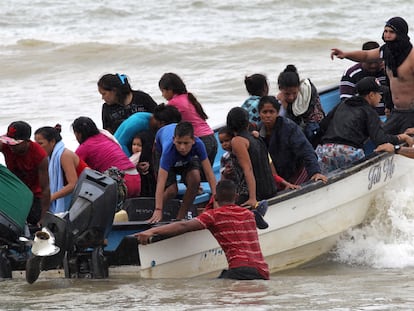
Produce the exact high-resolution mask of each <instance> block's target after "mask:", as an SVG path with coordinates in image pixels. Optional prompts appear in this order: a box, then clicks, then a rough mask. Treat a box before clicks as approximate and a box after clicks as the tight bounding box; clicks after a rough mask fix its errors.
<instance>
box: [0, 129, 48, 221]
mask: <svg viewBox="0 0 414 311" xmlns="http://www.w3.org/2000/svg"><path fill="white" fill-rule="evenodd" d="M31 134H32V128H31V127H30V125H29V124H28V123H26V122H24V121H15V122H12V123H11V124H10V125H9V126H8V128H7V134H5V135H3V136H0V151H1V152H2V153H3V155H4V159H5V162H6V165H7V168H8V169H9V170H10V171H11V172H12V173H13V174H15V175H16V176H17V177H19V179H20V180H21V181H22V182H24V183H25V184H26V186H27V187H28V188H29V189H30V190H31V191H32V192H33V204H32V207H31V209H30V213H29V215H28V216H27V222H28V223H29V225H31V226H33V227H38V226H39V224H41V222H42V219H43V216H44V215H45V214H46V212H47V211H48V209H49V206H50V188H49V174H48V163H49V161H48V157H47V154H46V151H44V150H43V148H42V147H41V146H40V145H39V144H38V143H36V142H33V141H31V140H30V136H31Z"/></svg>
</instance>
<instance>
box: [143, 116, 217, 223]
mask: <svg viewBox="0 0 414 311" xmlns="http://www.w3.org/2000/svg"><path fill="white" fill-rule="evenodd" d="M155 149H156V150H157V152H158V153H159V154H160V156H161V157H160V162H159V169H158V175H157V187H156V190H155V209H154V213H153V215H152V217H151V218H150V219H149V220H148V222H150V223H154V222H158V221H160V220H161V219H162V210H163V205H164V203H165V202H167V201H168V200H170V199H173V198H175V197H176V195H177V193H178V186H177V175H181V180H183V181H184V184H185V185H186V190H185V193H184V196H183V201H182V204H181V207H180V209H179V210H178V214H177V217H176V218H177V219H183V218H184V217H185V216H186V214H187V211H188V210H189V208H190V206H191V205H192V204H193V201H194V199H195V197H196V195H197V192H198V189H199V187H200V180H201V173H200V169H201V168H202V169H203V170H204V172H205V174H206V177H207V181H208V183H209V186H210V189H211V194H212V195H214V194H215V191H216V190H215V189H216V178H215V176H214V173H213V170H212V168H211V165H210V161H209V160H208V158H207V152H206V147H205V146H204V144H203V142H202V141H201V139H199V138H198V137H195V136H194V129H193V126H192V124H191V123H190V122H184V121H181V122H179V123H171V124H168V125H165V126H163V127H161V128H160V129H159V130H158V132H157V134H156V136H155Z"/></svg>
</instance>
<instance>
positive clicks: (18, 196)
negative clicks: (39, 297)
mask: <svg viewBox="0 0 414 311" xmlns="http://www.w3.org/2000/svg"><path fill="white" fill-rule="evenodd" d="M32 202H33V193H32V192H31V191H30V189H29V188H27V186H26V185H25V184H24V183H23V182H22V181H21V180H20V179H19V178H18V177H17V176H16V175H14V174H13V173H12V172H10V170H8V169H7V168H6V167H5V166H4V165H1V164H0V278H11V277H12V270H18V269H19V270H21V269H22V268H24V263H25V262H26V260H27V257H28V255H27V251H28V249H29V246H27V245H26V243H24V242H21V241H19V237H20V236H22V235H24V234H25V231H28V228H27V226H26V217H27V215H28V214H29V212H30V208H31V206H32Z"/></svg>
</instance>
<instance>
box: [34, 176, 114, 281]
mask: <svg viewBox="0 0 414 311" xmlns="http://www.w3.org/2000/svg"><path fill="white" fill-rule="evenodd" d="M117 198H118V194H117V184H116V182H115V181H114V180H113V179H112V178H110V177H108V176H106V175H104V174H102V173H100V172H97V171H94V170H90V169H86V170H84V171H83V173H82V174H81V176H80V177H79V180H78V183H77V184H76V187H75V190H74V192H73V197H72V201H71V204H70V207H69V210H68V212H66V213H65V214H63V215H59V216H61V217H59V216H57V215H53V214H51V213H48V214H47V215H46V217H45V219H44V223H43V226H44V227H46V228H47V229H48V230H49V231H50V232H51V233H52V234H53V235H54V238H55V245H56V246H58V247H59V248H60V251H59V252H58V253H57V254H56V255H53V256H47V257H42V260H41V261H40V270H50V269H55V268H58V267H61V266H62V265H63V268H64V271H65V277H66V278H106V277H108V265H107V263H106V258H105V257H104V255H103V248H104V246H105V243H106V241H105V238H106V237H107V235H108V234H109V232H110V230H111V227H112V222H113V219H114V215H115V209H116V206H117ZM34 264H35V265H36V264H37V263H36V262H35V263H34ZM31 268H32V267H30V265H28V266H27V268H26V279H27V281H28V282H29V283H33V282H34V281H35V280H36V279H37V277H38V273H37V275H36V273H35V274H32V276H30V271H28V269H29V270H30V269H31ZM28 272H29V273H28ZM28 274H29V279H28Z"/></svg>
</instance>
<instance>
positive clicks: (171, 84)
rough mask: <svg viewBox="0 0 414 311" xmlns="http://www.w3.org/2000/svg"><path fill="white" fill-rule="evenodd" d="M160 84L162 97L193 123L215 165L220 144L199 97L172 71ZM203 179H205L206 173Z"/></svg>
mask: <svg viewBox="0 0 414 311" xmlns="http://www.w3.org/2000/svg"><path fill="white" fill-rule="evenodd" d="M158 86H159V88H160V91H161V93H162V97H164V98H165V99H166V100H168V105H171V106H174V107H176V108H177V109H178V111H179V112H180V113H181V118H182V121H187V122H190V123H191V124H192V125H193V128H194V135H195V136H196V137H198V138H200V139H201V141H202V142H203V143H204V145H205V146H206V150H207V157H208V160H209V161H210V164H211V166H213V164H214V160H215V158H216V154H217V146H218V144H217V140H216V138H215V136H214V131H213V129H212V128H211V127H210V125H208V123H207V119H208V116H207V114H206V113H205V112H204V109H203V107H202V106H201V104H200V103H199V102H198V100H197V98H196V97H195V96H194V94H193V93H190V92H188V91H187V88H186V86H185V84H184V81H183V80H182V79H181V78H180V77H179V76H178V75H177V74H175V73H172V72H168V73H164V74H163V76H162V77H161V79H160V81H159V82H158ZM202 179H203V180H204V179H205V176H204V174H203V175H202Z"/></svg>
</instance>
